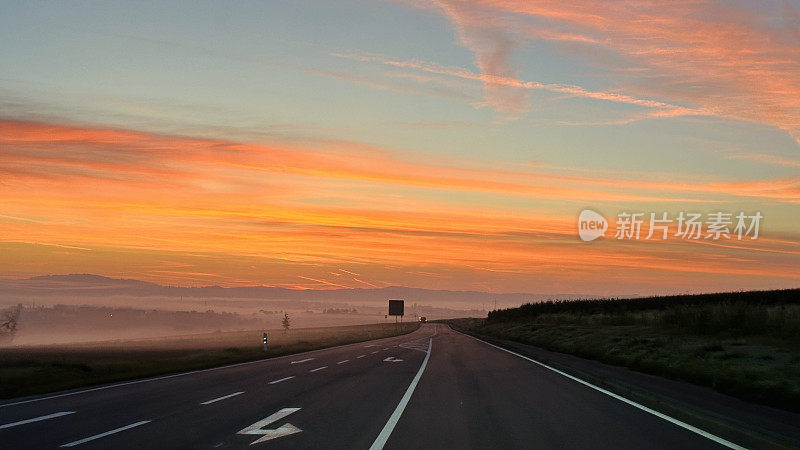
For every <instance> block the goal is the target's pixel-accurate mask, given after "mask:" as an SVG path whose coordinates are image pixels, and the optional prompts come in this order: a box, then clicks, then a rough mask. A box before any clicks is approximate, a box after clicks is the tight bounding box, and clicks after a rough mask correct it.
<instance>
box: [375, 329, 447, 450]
mask: <svg viewBox="0 0 800 450" xmlns="http://www.w3.org/2000/svg"><path fill="white" fill-rule="evenodd" d="M432 348H433V337H430V338H428V354H427V355H425V359H424V360H423V361H422V365H421V366H419V370H418V371H417V374H416V375H415V376H414V379H413V380H411V384H410V385H408V389H406V393H405V394H403V398H401V399H400V403H398V404H397V407H396V408H395V409H394V412H392V415H391V416H390V417H389V420H388V421H387V422H386V425H384V426H383V429H382V430H381V432H380V434H378V437H376V438H375V442H373V443H372V446H371V447H370V448H369V449H370V450H381V449H382V448H383V446H384V445H386V442H387V441H388V440H389V436H391V434H392V431H394V427H395V425H397V422H399V421H400V416H402V415H403V411H405V409H406V405H408V402H409V400H411V395H412V394H413V393H414V390H415V389H416V388H417V383H419V379H420V378H422V372H425V367H427V365H428V358H430V357H431V349H432Z"/></svg>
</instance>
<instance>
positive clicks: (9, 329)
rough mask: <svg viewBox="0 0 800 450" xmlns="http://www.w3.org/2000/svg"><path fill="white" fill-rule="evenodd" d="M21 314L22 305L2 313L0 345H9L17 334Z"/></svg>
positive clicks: (0, 319) (0, 317) (0, 318)
mask: <svg viewBox="0 0 800 450" xmlns="http://www.w3.org/2000/svg"><path fill="white" fill-rule="evenodd" d="M21 312H22V305H21V304H20V305H17V307H16V308H11V309H7V310H5V311H3V314H2V316H0V343H10V342H11V341H13V340H14V335H15V334H17V326H18V325H19V315H20V313H21Z"/></svg>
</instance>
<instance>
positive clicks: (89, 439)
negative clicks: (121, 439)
mask: <svg viewBox="0 0 800 450" xmlns="http://www.w3.org/2000/svg"><path fill="white" fill-rule="evenodd" d="M150 422H151V421H150V420H142V421H140V422H136V423H132V424H130V425H125V426H124V427H119V428H116V429H114V430H111V431H106V432H105V433H100V434H95V435H94V436H89V437H87V438H84V439H81V440H79V441H74V442H70V443H69V444H64V445H61V446H60V447H75V446H76V445H81V444H84V443H86V442H89V441H93V440H95V439H100V438H104V437H106V436H109V435H112V434H114V433H119V432H120V431H125V430H130V429H131V428H134V427H138V426H139V425H144V424H146V423H150Z"/></svg>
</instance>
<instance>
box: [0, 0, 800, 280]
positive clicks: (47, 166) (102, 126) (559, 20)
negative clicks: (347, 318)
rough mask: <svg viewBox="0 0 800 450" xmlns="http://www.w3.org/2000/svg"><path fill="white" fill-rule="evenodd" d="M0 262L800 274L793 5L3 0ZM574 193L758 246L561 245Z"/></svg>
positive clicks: (224, 273)
mask: <svg viewBox="0 0 800 450" xmlns="http://www.w3.org/2000/svg"><path fill="white" fill-rule="evenodd" d="M0 12H1V13H0V61H2V62H0V276H3V277H12V278H16V277H30V276H35V275H42V274H62V273H95V274H100V275H106V276H112V277H128V278H138V279H143V280H148V281H154V282H158V283H163V284H177V285H182V286H197V285H209V284H219V285H223V286H234V285H250V284H263V285H270V286H283V287H293V288H305V289H309V288H310V289H329V288H337V287H359V288H371V287H383V286H388V285H404V286H412V287H424V288H432V289H467V290H482V291H490V292H533V293H580V294H598V295H603V294H614V295H628V294H646V293H672V292H686V291H689V292H699V291H718V290H738V289H754V288H779V287H798V286H800V282H799V281H798V280H800V227H798V223H799V222H800V3H798V2H790V1H776V2H771V1H752V2H737V1H724V2H722V1H721V2H713V1H712V2H704V1H669V2H653V1H628V2H602V1H567V2H564V1H555V0H553V1H533V0H505V1H502V0H485V1H455V0H453V1H451V0H447V1H431V2H428V1H363V2H355V1H336V2H330V1H297V0H292V1H269V2H241V3H238V2H237V3H233V2H231V3H229V2H206V3H200V4H198V2H192V3H188V2H187V3H185V4H184V3H179V2H162V1H154V2H135V3H128V2H112V1H102V2H0ZM585 208H591V209H593V210H595V211H598V212H600V213H601V214H603V215H605V216H606V217H608V218H609V219H612V218H614V217H616V215H617V214H618V213H620V212H623V211H628V212H644V213H647V214H649V213H650V212H656V213H659V214H660V213H661V212H664V211H666V212H668V213H669V215H670V216H675V215H677V214H678V213H679V212H680V211H690V212H698V213H702V214H704V215H705V214H707V213H711V212H716V211H723V212H731V213H734V214H735V213H738V212H740V211H744V212H746V213H748V214H753V213H755V212H756V211H759V212H760V213H761V214H762V215H763V216H764V219H763V220H762V222H761V229H760V236H759V239H758V240H749V239H746V240H742V241H738V240H736V239H733V240H719V241H713V240H710V239H701V240H693V241H689V240H681V239H678V238H670V239H668V240H666V241H658V240H648V241H645V240H640V241H631V240H617V239H614V237H613V230H612V231H611V232H609V234H607V236H606V237H605V238H601V239H599V240H596V241H593V242H583V241H581V240H580V239H578V235H577V224H576V220H577V217H578V214H579V213H580V211H581V210H583V209H585Z"/></svg>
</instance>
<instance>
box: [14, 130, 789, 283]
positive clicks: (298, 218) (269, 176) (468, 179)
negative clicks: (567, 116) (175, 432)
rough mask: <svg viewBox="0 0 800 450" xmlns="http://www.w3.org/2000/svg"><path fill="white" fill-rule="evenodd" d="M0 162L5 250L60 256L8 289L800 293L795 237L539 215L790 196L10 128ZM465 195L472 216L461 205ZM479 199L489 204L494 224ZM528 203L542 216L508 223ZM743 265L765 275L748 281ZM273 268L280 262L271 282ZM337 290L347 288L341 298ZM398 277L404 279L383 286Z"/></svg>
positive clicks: (387, 157) (376, 155)
mask: <svg viewBox="0 0 800 450" xmlns="http://www.w3.org/2000/svg"><path fill="white" fill-rule="evenodd" d="M0 146H2V148H3V151H2V153H0V174H2V175H0V176H1V177H2V178H0V182H1V183H2V184H0V204H2V205H3V206H2V208H1V209H0V234H2V236H3V242H2V243H0V244H2V245H3V246H6V247H8V246H10V245H12V243H27V244H24V245H28V246H30V245H36V246H40V247H43V248H47V249H50V250H37V251H35V252H34V251H33V250H27V251H26V253H24V254H15V255H16V256H6V259H5V260H4V261H0V270H5V271H13V272H19V271H20V267H28V268H29V269H28V270H33V269H31V268H38V270H39V271H50V272H63V271H65V268H67V267H73V266H72V265H71V264H75V262H74V261H75V260H70V259H68V258H69V254H70V252H72V253H76V254H77V253H80V256H75V258H80V261H84V263H85V264H86V265H87V266H88V268H85V269H81V270H89V268H91V267H95V266H92V264H95V265H96V267H99V268H104V267H105V268H110V267H117V265H119V264H121V262H120V261H125V262H126V263H125V264H126V266H125V267H127V268H122V267H120V269H119V270H120V271H123V272H125V274H126V275H127V276H132V275H131V273H130V271H131V270H134V271H135V273H136V274H137V275H140V276H141V277H143V278H146V279H150V280H153V281H168V280H174V281H179V280H184V281H186V282H188V281H190V280H191V281H192V282H197V283H201V282H203V281H208V282H213V283H220V284H237V283H239V282H240V281H242V280H245V281H248V282H249V281H250V280H259V282H262V283H265V284H273V285H286V286H292V287H296V288H321V287H323V286H327V287H337V286H349V287H356V286H361V287H363V286H370V285H375V286H383V285H386V284H387V283H394V284H418V285H426V284H425V283H429V282H431V277H430V276H428V275H425V273H438V274H439V275H440V276H441V277H442V278H438V279H437V280H439V281H437V283H440V284H437V285H436V286H434V285H426V286H428V287H449V288H456V287H459V286H460V287H463V286H473V287H477V286H478V283H482V284H480V286H485V285H490V286H496V288H493V289H498V290H509V289H513V286H523V285H524V284H525V283H532V282H534V281H535V279H537V277H538V278H539V279H540V278H542V277H545V278H552V279H553V280H564V282H566V281H567V280H568V279H570V278H572V279H574V276H573V275H575V274H577V275H575V276H579V277H581V279H584V280H595V281H596V282H598V283H607V281H606V280H607V278H608V276H609V271H613V272H615V273H620V274H625V275H626V276H628V277H630V278H631V279H638V280H643V282H645V281H646V282H647V283H650V281H647V280H648V279H649V277H650V276H651V275H652V274H654V273H656V272H657V271H660V272H669V273H673V274H675V273H689V274H691V276H693V277H695V276H696V277H698V280H700V278H701V277H702V276H703V274H706V275H708V274H723V275H724V274H740V275H747V276H752V277H754V279H756V278H757V277H762V278H759V279H764V278H763V277H767V278H769V279H770V280H778V279H791V278H792V277H795V278H796V277H797V276H798V275H800V274H799V273H798V269H797V267H800V266H798V265H797V264H796V262H797V261H796V257H797V254H796V252H792V251H788V252H787V251H786V250H787V247H791V246H796V245H798V244H797V240H796V239H795V237H793V236H789V237H787V238H786V239H787V240H786V241H777V240H771V239H774V238H773V237H772V236H769V233H765V235H764V238H763V239H760V240H759V241H757V243H749V242H743V243H738V242H737V243H731V245H729V246H727V247H726V246H715V245H705V246H698V245H692V244H691V243H683V242H677V243H668V244H666V245H660V244H652V245H649V244H646V243H630V244H628V243H622V244H619V243H615V242H612V241H611V240H607V241H605V242H603V243H599V244H598V245H588V246H587V245H582V243H581V242H580V241H578V240H577V239H576V236H575V217H574V216H569V215H568V216H564V215H563V214H560V213H559V214H557V213H552V212H549V210H548V209H546V208H544V207H543V206H542V205H541V204H542V202H545V203H546V202H548V201H551V200H556V201H557V202H558V203H559V204H560V205H562V207H560V208H558V209H560V210H563V205H574V208H575V210H576V212H577V210H578V209H580V208H581V207H583V206H584V205H585V204H586V203H587V202H595V201H597V202H607V201H609V200H608V199H614V200H615V201H625V202H628V201H641V202H659V204H660V203H662V201H663V200H664V199H668V198H680V196H681V195H691V196H692V197H691V198H689V199H688V200H696V201H698V202H712V204H713V202H718V201H725V200H726V199H728V198H751V197H753V198H758V199H760V200H761V201H763V202H770V201H772V202H776V203H780V202H782V203H786V202H796V201H797V199H798V184H797V180H792V179H784V180H761V181H748V182H719V181H713V182H712V181H694V182H685V183H682V182H678V181H671V180H664V181H658V180H654V179H647V178H643V177H639V178H620V179H614V178H610V177H599V176H592V174H584V175H565V174H560V173H556V172H552V171H551V172H548V171H547V170H546V169H547V167H546V166H545V167H538V168H535V169H533V170H532V171H522V170H510V169H505V170H504V169H499V168H498V169H492V168H476V167H465V166H463V165H462V166H457V165H453V164H446V163H444V162H440V163H439V164H431V163H426V162H421V161H416V160H414V158H412V157H411V155H410V154H405V156H404V157H401V155H403V154H401V153H397V152H392V151H389V150H383V149H376V148H371V147H368V146H363V145H359V144H354V143H330V142H320V143H319V145H318V146H314V147H313V148H310V149H309V148H288V147H279V146H272V145H260V144H251V143H241V142H231V141H222V140H212V139H197V138H192V137H186V136H164V135H157V134H150V133H142V132H137V131H131V130H111V129H103V128H91V127H78V126H66V125H52V124H38V123H24V122H11V121H0ZM651 178H652V177H651ZM462 194H465V195H467V196H468V201H465V202H460V201H459V200H458V196H459V195H462ZM477 195H481V196H487V201H486V205H485V206H483V205H481V204H480V202H476V201H475V196H477ZM519 198H524V199H527V200H526V201H529V204H530V206H529V207H518V206H510V205H514V204H515V203H514V202H515V201H516V200H518V199H519ZM514 199H516V200H514ZM512 200H513V201H512ZM508 202H511V203H508ZM756 244H757V245H756ZM14 245H16V244H14ZM19 245H22V244H19ZM37 248H38V247H37ZM792 248H795V247H792ZM87 250H91V251H87ZM788 250H791V249H790V248H788ZM55 251H61V252H66V253H65V254H63V255H56V254H54V253H53V252H55ZM164 252H169V255H168V256H163V255H164ZM4 254H5V255H12V253H9V252H8V251H6V252H5V253H4ZM37 255H39V256H37ZM187 255H202V256H197V257H196V258H190V257H189V256H187ZM754 255H755V256H754ZM20 258H22V259H24V258H32V259H31V261H29V262H27V263H24V264H23V263H21V262H19V261H21V260H22V259H20ZM65 258H67V259H65ZM159 258H161V259H164V260H167V261H168V262H169V263H168V264H166V265H163V264H160V263H159V262H158V261H160V259H159ZM748 258H749V259H750V260H752V261H755V262H756V263H755V264H752V265H747V264H743V263H742V260H743V259H748ZM792 258H794V259H792ZM689 260H691V261H695V262H696V264H693V265H687V264H686V261H689ZM15 261H17V262H15ZM70 261H72V262H70ZM197 261H201V262H197ZM264 261H279V262H270V263H269V264H270V266H269V271H266V272H265V271H264V270H266V269H264V268H263V267H264V266H263V264H266V263H265V262H264ZM176 264H177V265H176ZM343 266H344V267H348V269H342V270H340V269H341V267H343ZM132 267H133V268H136V267H141V268H140V269H132ZM251 267H257V268H261V269H258V270H256V269H251ZM59 268H60V270H59ZM376 268H382V269H381V270H380V273H381V274H382V275H381V278H380V279H377V278H375V275H374V273H375V272H376V271H377V269H376ZM104 270H105V269H104ZM109 270H110V269H109ZM330 272H337V273H343V274H348V275H350V277H348V276H343V277H337V278H336V280H335V282H331V281H329V280H328V278H330ZM406 272H408V273H406ZM104 273H108V272H104ZM396 273H397V274H400V273H402V274H405V275H396V276H395V275H389V276H386V277H384V275H386V274H396ZM354 274H358V275H354ZM298 277H300V278H301V279H306V280H308V281H312V282H313V283H298ZM655 278H656V277H653V279H655ZM426 280H427V281H426ZM473 281H474V283H476V284H475V285H471V284H470V283H472V282H473ZM652 282H653V283H656V281H652ZM700 282H701V281H698V283H700ZM441 283H449V284H444V285H442V284H441ZM486 283H488V284H486ZM514 283H518V284H516V285H515V284H514ZM518 289H519V288H518Z"/></svg>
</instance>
